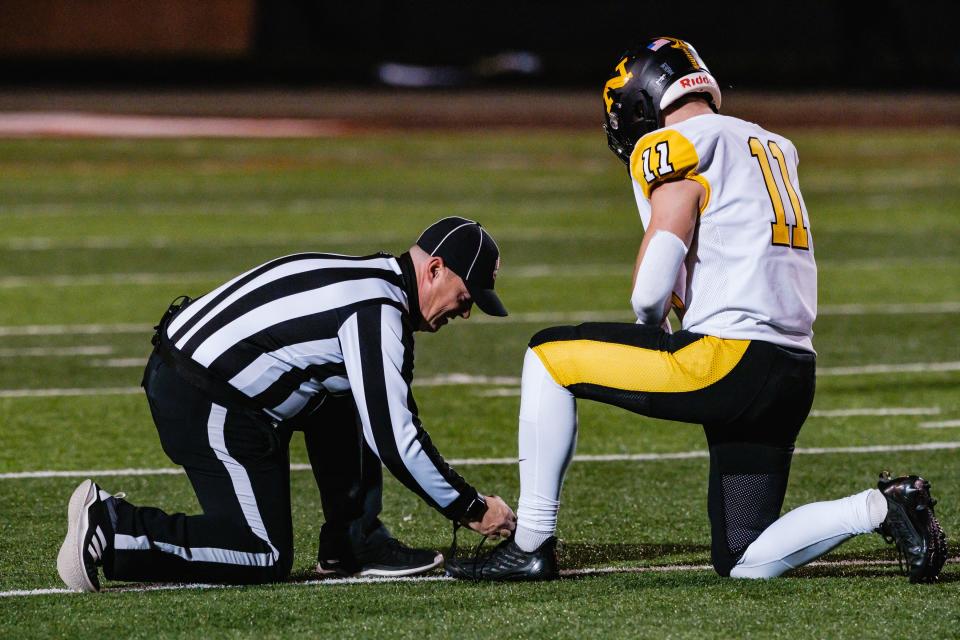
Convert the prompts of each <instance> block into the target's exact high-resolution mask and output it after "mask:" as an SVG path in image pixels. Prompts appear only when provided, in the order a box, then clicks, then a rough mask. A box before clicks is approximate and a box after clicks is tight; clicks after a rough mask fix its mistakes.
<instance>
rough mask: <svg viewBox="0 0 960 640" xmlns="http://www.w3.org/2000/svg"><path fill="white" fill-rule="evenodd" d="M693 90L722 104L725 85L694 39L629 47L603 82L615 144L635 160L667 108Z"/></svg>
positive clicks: (618, 150) (607, 119) (610, 134)
mask: <svg viewBox="0 0 960 640" xmlns="http://www.w3.org/2000/svg"><path fill="white" fill-rule="evenodd" d="M689 93H704V94H706V96H705V97H706V98H707V99H708V100H709V101H710V105H711V106H712V107H713V110H714V111H716V110H718V109H719V108H720V85H718V84H717V81H716V79H715V78H714V77H713V75H711V73H710V70H709V69H707V65H705V64H704V63H703V60H701V59H700V56H699V55H698V54H697V51H696V49H694V48H693V46H692V45H690V43H688V42H684V41H683V40H678V39H677V38H667V37H661V38H653V39H651V40H648V41H647V42H644V43H643V44H641V45H640V46H638V47H635V48H632V49H628V50H627V51H626V52H624V53H623V55H621V56H620V62H618V63H617V66H616V67H615V68H614V71H613V73H612V74H611V76H610V78H609V79H608V80H607V82H606V84H605V85H603V106H604V124H603V129H604V131H606V133H607V143H608V144H609V145H610V149H611V150H612V151H613V153H614V154H616V156H617V157H618V158H620V159H621V160H622V161H623V162H624V164H627V165H629V164H630V154H631V153H633V147H634V145H635V144H636V143H637V140H639V139H640V138H642V137H643V136H644V135H646V134H647V133H650V132H651V131H653V130H654V129H659V128H660V127H662V126H663V110H664V109H666V108H667V107H668V106H670V105H671V104H673V103H674V102H676V101H677V100H678V99H680V98H681V97H682V96H685V95H687V94H689Z"/></svg>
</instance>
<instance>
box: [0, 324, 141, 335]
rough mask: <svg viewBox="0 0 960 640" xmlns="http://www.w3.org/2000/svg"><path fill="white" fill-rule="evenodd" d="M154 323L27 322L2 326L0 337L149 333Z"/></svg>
mask: <svg viewBox="0 0 960 640" xmlns="http://www.w3.org/2000/svg"><path fill="white" fill-rule="evenodd" d="M152 329H153V325H149V324H133V323H117V324H25V325H19V326H18V325H13V326H6V327H0V338H5V337H7V336H72V335H78V336H79V335H103V334H114V333H147V332H148V331H152Z"/></svg>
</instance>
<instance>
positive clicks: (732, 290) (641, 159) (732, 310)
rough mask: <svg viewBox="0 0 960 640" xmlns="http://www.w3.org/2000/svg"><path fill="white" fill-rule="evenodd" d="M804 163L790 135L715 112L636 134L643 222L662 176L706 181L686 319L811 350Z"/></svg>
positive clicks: (683, 306) (712, 329)
mask: <svg viewBox="0 0 960 640" xmlns="http://www.w3.org/2000/svg"><path fill="white" fill-rule="evenodd" d="M797 163H798V158H797V150H796V148H795V147H794V146H793V143H791V142H790V141H789V140H787V139H786V138H784V137H783V136H779V135H777V134H775V133H770V132H769V131H766V130H764V129H762V128H760V127H759V126H757V125H755V124H753V123H750V122H745V121H743V120H740V119H737V118H731V117H729V116H722V115H716V114H708V115H700V116H695V117H693V118H690V119H687V120H684V121H683V122H680V123H678V124H675V125H671V126H669V127H664V128H662V129H657V130H656V131H653V132H651V133H649V134H647V135H645V136H644V137H643V138H641V139H640V140H639V141H638V142H637V145H636V147H635V148H634V151H633V155H632V156H631V158H630V175H631V176H632V177H633V189H634V192H635V194H636V197H637V206H638V207H639V209H640V219H641V221H642V222H643V227H644V229H646V228H647V226H648V225H649V223H650V213H651V210H650V199H649V198H650V192H651V190H652V189H653V188H654V187H656V186H657V184H659V183H661V182H663V181H668V180H676V179H679V178H686V179H690V180H695V181H697V182H699V183H700V184H701V185H703V187H704V189H705V190H706V199H705V202H704V205H703V207H702V208H701V210H700V220H699V224H698V228H697V231H696V233H695V234H694V237H693V242H692V243H691V247H690V250H689V252H688V253H687V257H686V260H685V263H684V265H683V267H682V268H681V273H680V276H679V277H678V279H677V283H676V285H675V287H674V296H673V304H674V307H675V308H676V310H677V314H678V315H679V316H680V317H681V318H682V323H683V329H686V330H688V331H693V332H696V333H703V334H706V335H711V336H717V337H719V338H735V339H749V340H764V341H766V342H772V343H775V344H780V345H785V346H789V347H797V348H801V349H806V350H809V351H813V344H812V341H811V339H812V337H813V321H814V319H815V318H816V315H817V266H816V263H815V262H814V258H813V235H812V234H811V232H810V219H809V217H808V216H807V211H806V207H805V206H804V204H803V197H802V196H801V195H800V186H799V183H798V180H797Z"/></svg>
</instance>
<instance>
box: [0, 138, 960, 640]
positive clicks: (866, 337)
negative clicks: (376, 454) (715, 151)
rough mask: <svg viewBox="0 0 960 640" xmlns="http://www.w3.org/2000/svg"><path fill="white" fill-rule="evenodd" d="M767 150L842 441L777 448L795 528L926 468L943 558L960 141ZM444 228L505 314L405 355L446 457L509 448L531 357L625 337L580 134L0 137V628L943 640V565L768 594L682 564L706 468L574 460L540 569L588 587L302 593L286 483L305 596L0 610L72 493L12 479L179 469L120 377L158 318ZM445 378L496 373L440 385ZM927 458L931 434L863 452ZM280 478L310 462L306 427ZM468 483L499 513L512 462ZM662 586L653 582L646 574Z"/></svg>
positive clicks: (593, 165)
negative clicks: (559, 338)
mask: <svg viewBox="0 0 960 640" xmlns="http://www.w3.org/2000/svg"><path fill="white" fill-rule="evenodd" d="M786 133H788V134H790V133H793V135H792V138H793V139H794V141H795V142H796V144H797V147H798V148H799V151H800V156H801V165H800V181H801V187H802V190H803V195H804V198H805V200H806V203H807V208H808V210H809V213H810V218H811V227H812V231H813V235H814V240H815V243H816V251H817V258H818V261H819V264H820V303H821V306H822V309H821V316H820V318H819V319H818V321H817V324H816V327H815V329H816V338H815V345H816V347H817V349H818V350H819V353H820V360H819V366H820V371H821V375H820V379H819V381H818V387H819V388H818V393H817V398H816V402H815V405H814V409H815V410H816V412H817V413H816V414H815V415H814V416H812V417H811V418H810V419H809V420H808V422H807V424H806V426H805V427H804V430H803V432H802V433H801V436H800V440H799V443H798V446H799V447H800V448H801V449H811V448H827V449H835V448H852V450H848V451H845V452H835V451H832V452H831V451H828V452H819V453H816V452H812V453H808V454H804V455H798V456H797V457H796V458H795V461H794V465H793V473H792V476H791V482H790V488H789V491H788V494H787V499H786V505H785V508H787V509H789V508H793V507H796V506H798V505H801V504H803V503H806V502H809V501H813V500H817V499H830V498H837V497H841V496H844V495H847V494H850V493H852V492H855V491H859V490H861V489H863V488H867V487H869V486H871V484H872V483H873V482H874V481H875V478H876V474H877V472H878V471H880V470H881V469H883V468H890V469H891V470H893V471H895V472H907V471H916V472H921V473H922V474H924V475H925V476H927V477H928V478H930V479H931V480H932V482H933V488H934V494H935V496H937V497H939V498H940V499H941V505H940V507H938V514H939V515H940V517H941V520H942V522H943V524H944V527H945V528H946V530H947V533H948V535H951V534H953V535H952V536H951V537H952V538H956V535H957V532H960V506H958V505H960V472H958V469H960V464H958V463H960V448H952V449H951V448H949V447H960V426H957V425H958V424H960V423H958V422H957V421H958V419H960V387H958V385H960V341H958V340H957V337H956V335H957V333H956V330H955V328H954V325H955V322H956V320H957V318H958V317H960V316H958V314H960V260H958V258H960V251H958V249H957V246H958V241H960V226H958V223H957V220H958V219H960V131H957V130H934V131H925V132H921V131H918V132H911V133H893V132H890V131H876V132H869V131H866V132H865V131H858V132H842V131H829V132H816V131H798V132H786ZM450 214H459V215H466V216H471V217H476V218H478V219H479V220H480V221H481V222H483V223H484V225H485V226H486V227H488V228H489V229H490V230H491V231H492V233H493V234H494V235H495V237H496V238H497V239H498V240H499V242H500V246H501V248H502V250H503V267H502V269H501V272H500V278H499V280H498V290H500V291H501V297H502V298H503V300H504V301H505V303H506V304H507V306H508V307H509V308H510V310H511V312H512V313H513V317H511V318H508V319H506V320H505V321H497V320H494V319H490V318H484V317H475V318H474V319H471V320H469V321H466V322H463V321H459V320H458V321H457V322H454V323H453V324H452V326H450V327H447V328H446V329H445V330H444V331H443V332H441V333H440V334H438V335H435V336H434V335H426V336H422V337H420V338H419V340H418V350H417V356H418V360H417V365H418V366H417V379H418V380H422V381H429V382H432V383H434V384H433V385H432V386H428V385H423V386H421V387H420V388H419V389H418V390H417V397H418V403H419V405H420V407H421V410H422V414H423V416H422V417H423V419H424V424H425V426H426V427H427V429H428V430H429V431H430V433H431V434H432V435H433V437H434V440H435V442H436V443H437V445H438V447H439V448H440V450H441V451H442V452H443V453H444V455H445V456H447V457H449V458H456V459H476V458H504V457H506V458H509V457H511V456H515V455H516V414H517V409H518V405H519V399H518V398H517V396H516V395H515V393H514V392H515V389H516V383H515V378H516V377H517V376H519V372H520V364H521V362H522V358H523V350H524V346H525V344H526V341H527V339H528V338H529V336H530V335H531V334H532V333H533V332H534V331H536V330H537V329H539V328H541V327H543V326H547V325H548V324H556V323H558V322H572V321H575V320H576V319H578V318H582V319H587V318H589V319H597V318H609V319H621V320H624V321H629V320H630V319H631V313H630V310H629V301H628V298H629V286H630V272H631V265H632V263H633V256H634V254H635V251H636V247H637V246H638V244H639V241H640V238H641V228H640V224H639V220H638V218H637V215H636V207H635V204H634V202H633V196H632V192H631V189H630V186H629V183H628V182H627V179H626V176H625V175H624V171H623V168H622V166H620V165H619V163H618V162H617V161H616V160H615V159H614V158H613V157H612V156H611V154H610V153H609V152H608V151H607V150H606V147H605V144H604V140H603V136H602V134H601V133H600V132H599V131H596V132H589V133H572V132H561V131H551V132H544V133H515V132H511V133H491V132H486V133H476V134H471V135H450V134H441V133H405V134H392V135H381V136H376V137H374V136H372V135H371V136H362V137H357V138H346V139H335V140H311V141H304V140H300V141H197V140H183V141H179V140H177V141H58V140H20V141H0V221H2V227H0V265H2V267H0V474H3V477H0V514H2V517H0V591H2V592H4V596H5V597H0V637H11V638H13V637H16V638H23V637H90V636H96V637H128V636H139V637H150V638H154V637H166V636H190V637H198V636H258V637H305V636H307V637H309V636H317V637H338V638H339V637H377V636H379V637H428V636H429V637H458V638H459V637H463V638H470V637H514V636H516V637H551V638H552V637H569V638H582V637H584V636H586V635H593V636H595V637H638V636H639V637H657V638H660V637H698V638H702V637H718V638H723V637H731V636H750V637H765V636H778V637H790V636H792V637H830V638H840V637H850V638H853V637H857V638H863V637H880V636H884V637H907V636H921V635H922V636H923V637H928V638H946V637H958V634H960V631H958V629H960V589H958V584H960V566H958V565H957V564H954V563H951V564H948V565H947V567H946V569H945V571H944V575H943V577H942V580H941V583H940V584H937V585H933V586H917V585H910V584H908V583H907V580H906V579H905V578H903V577H901V576H899V575H898V574H897V569H896V566H895V565H893V566H891V565H890V564H889V561H890V560H893V559H894V558H895V556H894V554H893V551H892V549H891V548H890V547H887V546H886V545H884V544H883V543H882V541H881V540H880V538H879V537H877V536H870V537H862V538H858V539H856V540H854V541H852V542H850V543H848V544H847V545H845V546H843V547H841V548H840V549H838V550H837V551H836V552H834V553H833V554H831V555H829V556H827V557H826V558H825V560H828V561H845V562H841V563H837V562H834V563H833V564H825V565H820V566H816V567H810V568H806V569H803V570H800V571H798V572H796V574H794V575H791V576H790V577H787V578H784V579H780V580H775V581H767V582H752V583H745V582H734V581H729V580H722V579H720V578H717V577H716V576H715V575H714V574H713V573H712V571H710V570H705V569H702V568H697V567H702V566H703V565H705V564H708V563H709V530H708V523H707V517H706V508H705V505H706V472H707V461H706V460H705V459H704V458H697V457H693V458H688V459H654V460H646V461H623V460H620V461H613V462H589V461H581V462H576V463H574V464H573V466H572V468H571V472H570V475H569V478H568V480H567V485H566V489H565V495H564V497H565V502H564V507H563V509H562V511H561V517H560V530H559V535H560V536H561V538H562V539H563V542H564V545H563V548H562V551H561V553H562V557H563V562H564V567H565V568H568V569H584V570H591V569H592V570H597V571H594V572H593V574H591V575H584V576H579V577H571V578H567V579H564V580H561V581H559V582H556V583H552V584H537V585H511V586H502V585H470V584H452V583H448V582H445V581H439V580H434V581H420V582H406V583H379V584H336V585H330V584H327V585H304V584H302V582H303V581H304V580H308V579H310V578H311V574H310V571H311V567H312V565H313V562H314V559H315V553H316V543H317V536H318V533H319V529H320V525H321V515H320V505H319V497H318V494H317V491H316V488H315V486H313V479H312V476H311V474H310V473H309V472H305V471H295V472H294V473H293V480H292V484H293V487H292V491H293V496H294V498H293V504H294V524H295V529H296V547H297V550H296V554H297V555H296V559H295V562H294V583H291V584H284V585H277V586H269V587H248V588H230V589H197V588H193V589H179V590H168V591H156V592H138V591H134V592H129V591H128V592H113V593H111V592H107V593H103V594H100V595H92V596H88V595H78V594H59V593H54V594H49V595H22V596H7V595H6V594H7V592H11V591H22V590H35V589H48V588H60V587H62V584H61V583H60V581H59V578H58V576H57V573H56V567H55V558H56V553H57V549H58V547H59V545H60V542H61V540H62V536H63V532H64V530H65V509H66V498H67V497H68V496H69V494H70V491H71V490H72V488H73V487H74V486H75V485H76V484H77V483H78V482H79V480H80V479H79V478H72V477H29V478H24V477H10V474H14V473H17V472H25V471H49V470H84V469H92V470H98V469H99V470H106V469H123V468H133V469H155V468H161V467H169V466H170V463H169V462H168V460H167V459H166V457H165V456H164V454H163V452H162V451H161V449H160V446H159V443H158V441H157V438H156V435H155V432H154V428H153V426H152V423H151V421H150V418H149V415H148V411H147V406H146V402H145V400H144V399H143V397H142V395H140V394H138V393H137V392H136V386H137V385H138V383H139V380H140V373H141V369H142V364H143V362H144V361H145V358H146V355H147V353H148V351H149V344H148V340H149V326H150V325H151V324H152V323H153V322H154V321H155V320H156V319H157V317H158V316H159V315H160V313H161V312H162V311H163V310H164V309H165V308H166V305H167V303H168V301H169V300H170V299H171V298H173V297H174V296H176V295H178V294H181V293H192V294H198V293H202V292H204V291H206V290H208V289H210V288H212V287H213V286H215V285H217V284H219V283H220V282H221V281H223V280H224V279H226V278H227V277H229V276H232V275H235V274H236V273H238V272H240V271H242V270H246V269H247V268H249V267H251V266H254V265H256V264H258V263H259V262H261V261H264V260H266V259H268V258H271V257H275V256H278V255H282V254H285V253H291V252H297V251H305V250H325V251H335V252H342V253H370V252H373V251H377V250H381V249H383V250H388V251H392V252H399V251H402V250H403V249H404V248H405V247H406V246H407V245H409V243H410V242H411V241H412V240H413V239H414V238H415V237H416V235H417V233H418V232H419V230H420V229H421V228H422V227H424V226H425V225H427V224H428V223H429V222H431V221H432V220H434V219H436V218H438V217H441V216H444V215H450ZM877 365H888V366H877ZM870 367H873V368H872V369H871V368H870ZM452 373H463V374H471V375H476V376H488V377H490V378H487V379H486V383H477V384H467V385H452V384H442V383H443V381H444V380H445V378H444V377H443V376H445V375H446V374H452ZM492 377H498V378H500V379H494V378H492ZM503 378H506V379H503ZM98 389H99V390H106V393H102V394H95V393H94V392H95V390H98ZM24 390H45V391H44V394H45V395H38V394H37V392H30V391H24ZM76 390H80V391H76ZM31 394H32V395H31ZM68 394H72V395H68ZM851 409H860V410H863V412H864V413H866V414H867V415H845V414H844V413H843V412H847V413H849V411H848V410H851ZM877 409H897V411H893V412H890V413H892V415H872V414H876V413H877V411H876V410H877ZM837 412H840V414H839V415H838V413H837ZM580 415H581V431H580V440H579V449H578V452H579V453H581V454H625V453H626V454H629V453H655V454H669V453H676V452H696V451H700V452H702V451H703V450H704V449H705V447H704V443H703V438H702V435H701V432H700V429H699V427H696V426H688V425H680V424H675V423H667V422H660V421H655V420H650V419H645V418H640V417H637V416H634V415H632V414H628V413H626V412H623V411H619V410H616V409H611V408H609V407H604V406H598V405H593V404H589V403H583V404H581V413H580ZM930 423H933V424H941V425H942V424H943V423H946V424H947V425H951V424H952V425H953V426H941V428H928V427H929V424H930ZM924 425H926V426H924ZM921 443H943V444H942V446H940V447H939V448H933V449H930V450H921V451H904V450H900V451H896V450H895V451H886V452H882V451H881V452H864V451H861V450H858V449H860V448H863V447H868V446H872V445H891V446H892V447H894V448H897V447H899V448H902V447H905V446H909V445H916V444H921ZM293 458H294V461H295V462H298V463H303V462H305V461H306V456H305V453H304V451H303V447H302V441H300V440H298V438H297V437H295V439H294V452H293ZM458 468H459V469H460V470H461V471H462V472H463V473H464V475H465V476H466V477H467V479H468V480H470V481H471V482H472V483H474V484H476V485H477V486H478V487H479V488H480V489H481V490H483V491H486V492H490V493H499V494H501V495H503V496H504V497H505V498H506V499H507V501H508V502H510V503H512V504H515V503H516V498H517V493H518V479H517V473H516V468H515V466H513V465H504V464H471V465H462V466H459V467H458ZM93 477H94V478H97V476H96V474H94V476H93ZM100 482H101V484H102V485H104V487H105V488H107V489H109V490H116V491H120V490H123V491H126V492H127V494H128V497H129V499H131V500H132V501H134V502H138V503H142V504H151V505H158V506H162V507H165V508H167V509H168V510H171V511H172V510H186V511H193V510H196V509H197V506H196V502H195V499H194V497H193V494H192V492H191V490H190V488H189V485H188V482H187V480H186V478H185V477H184V476H181V475H138V476H111V477H102V478H100ZM387 482H388V486H387V489H386V500H385V501H386V507H385V517H384V520H385V521H386V522H387V523H388V525H389V526H390V527H391V528H392V529H393V530H394V532H395V533H397V534H398V536H399V537H401V538H402V539H403V540H404V541H406V542H408V543H412V544H417V545H425V546H433V547H436V548H443V547H445V546H446V545H447V544H448V543H449V525H448V523H446V522H445V521H444V520H443V519H442V518H441V517H440V516H439V515H438V514H436V513H435V512H433V511H431V510H430V509H429V508H427V507H426V506H425V505H423V504H422V503H420V502H419V501H418V499H417V498H416V497H415V496H414V495H413V494H411V493H408V492H407V491H405V490H404V489H402V487H400V485H399V484H397V483H396V482H394V481H393V480H392V479H388V481H387ZM957 548H960V546H958V547H957ZM956 558H957V554H956V552H954V559H955V560H956ZM655 567H661V568H666V569H667V570H662V571H640V570H639V569H643V568H655ZM608 570H615V571H611V572H609V573H603V571H608ZM296 581H299V583H298V582H296ZM109 586H110V587H119V586H120V585H109Z"/></svg>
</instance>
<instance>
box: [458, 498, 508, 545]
mask: <svg viewBox="0 0 960 640" xmlns="http://www.w3.org/2000/svg"><path fill="white" fill-rule="evenodd" d="M485 499H486V501H487V511H486V513H484V514H483V518H482V519H481V520H475V521H473V522H468V523H467V526H468V527H470V528H471V529H473V530H474V531H476V532H477V533H482V534H483V535H485V536H487V537H490V538H495V537H497V536H500V537H503V538H506V537H509V535H510V534H511V533H513V530H514V529H516V528H517V516H516V514H514V513H513V509H511V508H510V507H509V506H508V505H507V503H506V502H504V501H503V498H501V497H500V496H485Z"/></svg>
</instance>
